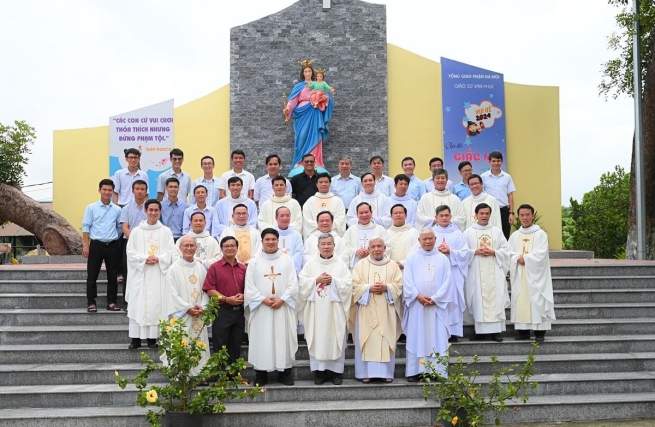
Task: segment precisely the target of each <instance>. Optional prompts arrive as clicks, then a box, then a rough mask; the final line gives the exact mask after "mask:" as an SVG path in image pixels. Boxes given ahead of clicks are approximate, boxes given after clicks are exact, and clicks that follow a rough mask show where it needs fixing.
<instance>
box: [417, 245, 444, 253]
mask: <svg viewBox="0 0 655 427" xmlns="http://www.w3.org/2000/svg"><path fill="white" fill-rule="evenodd" d="M416 252H417V253H418V254H420V255H434V254H438V253H439V251H438V250H437V247H436V245H435V247H434V248H432V249H431V250H429V251H426V250H425V249H423V248H422V247H420V246H419V247H418V248H417V249H416Z"/></svg>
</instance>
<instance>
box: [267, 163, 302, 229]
mask: <svg viewBox="0 0 655 427" xmlns="http://www.w3.org/2000/svg"><path fill="white" fill-rule="evenodd" d="M272 185H273V196H271V198H270V199H268V200H266V201H264V200H260V201H259V216H258V217H257V227H258V229H259V230H264V229H265V228H274V227H275V225H276V224H277V222H276V221H275V212H277V210H278V208H281V207H283V206H284V207H286V208H288V209H289V211H290V212H291V227H292V228H293V229H294V230H296V231H297V232H299V233H302V209H301V208H300V204H298V201H297V200H296V199H293V198H291V195H290V194H287V193H286V191H287V179H286V178H285V177H283V176H281V175H278V176H276V177H275V178H273V180H272Z"/></svg>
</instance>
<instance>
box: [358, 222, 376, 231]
mask: <svg viewBox="0 0 655 427" xmlns="http://www.w3.org/2000/svg"><path fill="white" fill-rule="evenodd" d="M357 227H358V228H363V229H364V230H370V229H372V228H375V223H374V222H373V221H371V222H369V223H368V224H366V225H364V224H362V223H361V222H358V223H357Z"/></svg>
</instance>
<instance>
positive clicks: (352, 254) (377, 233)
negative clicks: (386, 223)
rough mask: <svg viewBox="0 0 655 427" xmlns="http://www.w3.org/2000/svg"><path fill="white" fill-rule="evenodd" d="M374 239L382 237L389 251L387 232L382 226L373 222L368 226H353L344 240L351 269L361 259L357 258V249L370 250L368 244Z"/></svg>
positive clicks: (358, 224) (344, 236)
mask: <svg viewBox="0 0 655 427" xmlns="http://www.w3.org/2000/svg"><path fill="white" fill-rule="evenodd" d="M374 237H381V238H382V239H384V241H385V245H386V246H387V250H388V249H389V245H388V244H387V240H386V239H387V231H386V230H385V229H384V227H382V226H381V225H378V224H376V223H374V222H373V221H371V222H369V223H368V224H366V225H363V224H360V223H357V224H355V225H353V226H351V227H350V228H349V229H348V230H346V233H345V234H344V235H343V240H344V242H345V243H346V249H347V250H348V258H349V265H348V267H350V268H351V269H352V268H353V267H355V264H357V262H358V261H359V260H360V259H361V258H360V257H358V256H357V249H361V248H363V249H368V242H370V241H371V239H372V238H374Z"/></svg>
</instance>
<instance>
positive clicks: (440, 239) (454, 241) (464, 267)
mask: <svg viewBox="0 0 655 427" xmlns="http://www.w3.org/2000/svg"><path fill="white" fill-rule="evenodd" d="M436 211H437V220H438V221H439V222H438V223H437V225H435V226H434V227H433V230H434V234H435V237H436V238H437V243H436V244H437V250H438V251H439V252H441V253H442V254H444V255H446V256H447V257H448V261H450V274H451V276H450V278H451V280H452V282H453V286H454V287H455V289H456V292H457V294H456V296H457V299H456V300H457V306H458V310H456V311H454V312H453V313H452V315H451V323H450V339H449V340H448V341H449V342H457V341H458V339H457V337H463V336H464V311H465V310H466V300H465V299H464V282H466V275H467V274H468V270H469V263H470V262H471V257H472V256H473V255H472V252H471V250H470V249H469V247H468V244H467V243H466V239H465V238H464V235H463V234H462V232H461V231H459V230H458V229H457V227H455V226H454V225H453V224H452V223H451V222H450V219H451V218H452V216H451V214H450V208H449V207H448V206H446V205H441V206H439V207H438V208H437V209H436Z"/></svg>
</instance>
